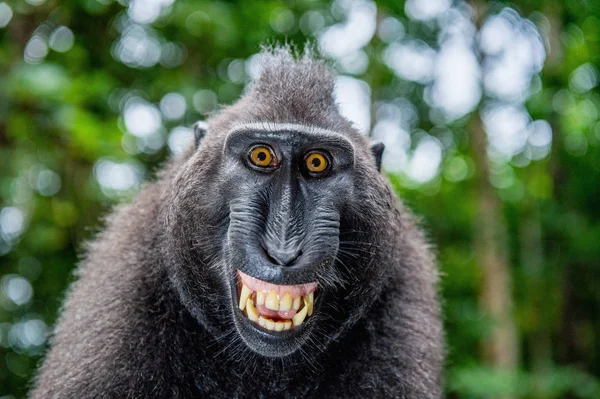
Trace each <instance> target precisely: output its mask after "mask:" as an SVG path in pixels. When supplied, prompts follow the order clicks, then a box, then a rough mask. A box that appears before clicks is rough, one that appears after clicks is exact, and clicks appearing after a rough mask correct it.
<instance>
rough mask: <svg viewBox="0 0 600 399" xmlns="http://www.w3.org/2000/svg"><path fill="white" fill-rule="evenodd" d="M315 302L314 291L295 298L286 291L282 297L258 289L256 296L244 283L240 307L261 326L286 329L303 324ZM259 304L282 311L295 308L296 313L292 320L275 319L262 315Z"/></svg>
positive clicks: (280, 329)
mask: <svg viewBox="0 0 600 399" xmlns="http://www.w3.org/2000/svg"><path fill="white" fill-rule="evenodd" d="M314 302H315V295H314V292H311V293H309V294H308V295H305V296H301V295H299V296H297V297H296V298H293V297H292V294H291V293H289V292H285V293H284V294H283V295H282V296H281V298H280V297H279V295H278V294H277V292H275V291H270V292H268V293H267V292H264V291H256V296H254V291H252V289H250V288H249V287H247V286H246V285H245V284H242V289H241V292H240V302H239V305H238V307H239V308H240V310H241V311H242V312H244V314H245V315H246V317H248V319H250V321H253V322H255V323H256V324H258V325H259V326H261V327H263V328H265V329H267V330H270V331H286V330H289V329H291V328H293V327H297V326H300V325H302V323H304V320H305V319H306V318H307V317H308V316H310V315H312V313H313V307H314ZM257 306H264V307H265V308H267V309H270V310H275V311H281V312H288V311H290V310H292V309H294V310H295V311H296V314H295V315H294V316H293V317H292V319H291V320H278V321H275V320H272V319H270V318H267V317H265V316H261V314H260V313H259V312H258V309H257ZM300 307H302V309H300Z"/></svg>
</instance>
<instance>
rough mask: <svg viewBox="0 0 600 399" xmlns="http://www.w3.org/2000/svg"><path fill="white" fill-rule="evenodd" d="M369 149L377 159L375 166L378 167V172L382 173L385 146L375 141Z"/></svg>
mask: <svg viewBox="0 0 600 399" xmlns="http://www.w3.org/2000/svg"><path fill="white" fill-rule="evenodd" d="M369 148H370V149H371V152H372V153H373V156H374V157H375V166H376V167H377V171H381V157H382V156H383V150H384V149H385V145H384V144H383V143H382V142H381V141H375V142H374V143H372V144H371V146H370V147H369Z"/></svg>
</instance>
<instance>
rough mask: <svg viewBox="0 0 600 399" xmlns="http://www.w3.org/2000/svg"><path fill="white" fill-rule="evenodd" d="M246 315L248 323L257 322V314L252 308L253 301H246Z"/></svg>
mask: <svg viewBox="0 0 600 399" xmlns="http://www.w3.org/2000/svg"><path fill="white" fill-rule="evenodd" d="M246 313H248V318H249V319H250V321H256V320H258V312H257V311H256V308H255V307H254V301H252V299H250V298H248V299H247V300H246Z"/></svg>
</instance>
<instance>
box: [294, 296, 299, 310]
mask: <svg viewBox="0 0 600 399" xmlns="http://www.w3.org/2000/svg"><path fill="white" fill-rule="evenodd" d="M298 309H300V295H298V296H297V297H296V298H294V310H298Z"/></svg>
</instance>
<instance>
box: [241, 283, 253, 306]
mask: <svg viewBox="0 0 600 399" xmlns="http://www.w3.org/2000/svg"><path fill="white" fill-rule="evenodd" d="M250 294H252V290H251V289H250V288H248V287H246V285H245V284H242V293H241V294H240V310H244V308H245V307H246V301H247V300H248V297H249V296H250Z"/></svg>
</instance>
